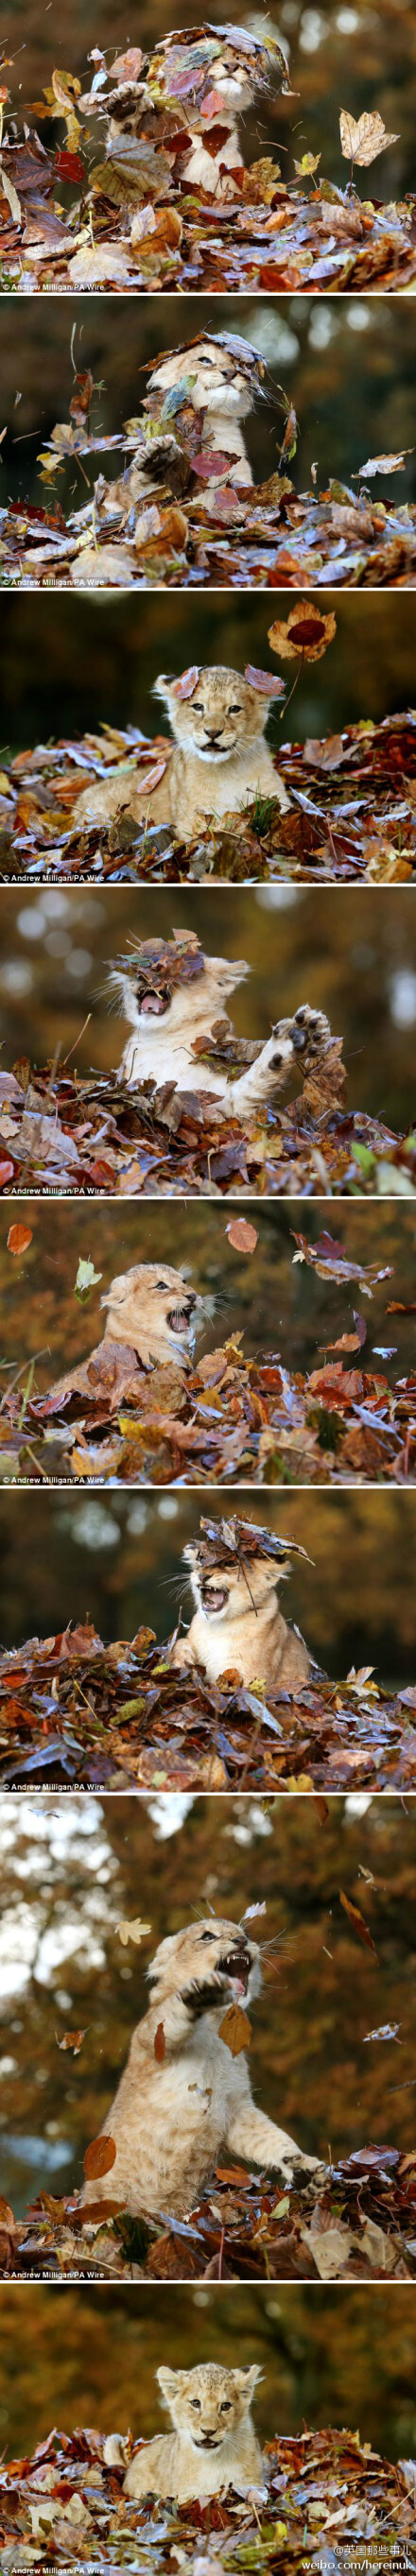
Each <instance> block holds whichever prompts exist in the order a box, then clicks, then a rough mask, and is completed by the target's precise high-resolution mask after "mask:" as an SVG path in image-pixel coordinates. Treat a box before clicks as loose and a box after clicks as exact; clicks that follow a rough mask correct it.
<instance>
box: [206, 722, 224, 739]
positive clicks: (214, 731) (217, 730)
mask: <svg viewBox="0 0 416 2576" xmlns="http://www.w3.org/2000/svg"><path fill="white" fill-rule="evenodd" d="M221 734H222V725H215V727H214V728H212V726H211V727H210V731H209V733H208V732H207V742H220V741H221Z"/></svg>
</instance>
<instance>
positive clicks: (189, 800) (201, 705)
mask: <svg viewBox="0 0 416 2576" xmlns="http://www.w3.org/2000/svg"><path fill="white" fill-rule="evenodd" d="M154 694H155V697H157V698H161V699H162V704H163V706H164V707H166V710H167V714H168V716H169V721H170V725H171V730H172V733H173V737H174V743H175V750H174V751H173V752H172V755H171V757H170V758H169V760H168V765H167V769H166V770H165V776H164V778H161V779H160V781H159V786H158V787H157V786H156V787H154V788H147V787H146V775H145V773H144V774H143V772H142V773H140V770H136V771H135V770H134V769H133V768H132V767H131V765H129V768H128V769H125V770H124V771H123V766H121V768H120V769H118V770H117V772H116V775H115V777H110V778H108V779H107V780H106V781H104V783H103V784H102V785H98V784H95V783H94V781H92V783H91V787H88V788H86V789H85V790H84V793H83V795H82V796H80V797H79V798H78V803H77V805H76V807H75V809H74V823H75V824H76V825H77V827H80V826H82V825H83V824H84V823H90V822H94V823H95V822H98V821H100V819H101V817H102V816H103V817H104V819H105V821H108V820H109V818H110V817H111V815H113V814H118V813H121V812H122V811H123V809H124V810H126V811H127V812H128V813H129V814H133V816H134V820H135V822H137V823H140V822H145V820H146V818H147V820H148V821H152V822H153V821H154V822H157V823H172V825H173V828H174V830H175V831H177V832H179V833H180V834H181V836H182V837H183V839H184V840H191V839H192V837H193V834H194V832H195V830H196V828H197V827H198V824H200V823H205V822H206V819H207V815H211V816H212V817H213V818H221V816H222V815H223V814H226V813H228V812H231V813H238V812H239V810H240V807H242V806H244V805H246V804H248V803H250V802H251V801H252V798H253V796H255V794H256V790H257V789H259V791H260V794H261V795H262V796H274V797H275V798H276V800H277V802H278V804H279V805H280V809H281V812H282V813H283V814H286V813H288V812H289V809H290V799H289V797H288V796H287V795H286V788H285V787H284V786H283V781H282V779H281V778H279V774H278V771H277V770H276V769H275V768H274V764H273V760H272V755H271V752H270V751H269V748H268V744H267V742H265V741H264V727H265V724H266V722H267V717H268V715H269V711H270V705H271V697H270V698H268V697H267V696H266V694H265V693H263V691H260V690H259V689H255V688H253V686H252V683H251V681H250V680H245V679H243V677H242V673H241V671H230V670H229V669H228V667H227V665H226V664H225V663H214V664H211V665H210V664H208V666H207V669H206V670H200V671H199V673H198V680H197V682H196V685H195V690H194V693H193V695H192V697H187V698H181V697H180V696H178V694H177V687H176V683H175V681H174V680H171V679H168V678H167V677H165V675H164V673H163V672H161V673H160V677H159V679H158V680H156V683H155V691H154ZM156 760H157V752H155V761H156ZM151 775H152V772H151V769H150V771H149V776H150V777H151Z"/></svg>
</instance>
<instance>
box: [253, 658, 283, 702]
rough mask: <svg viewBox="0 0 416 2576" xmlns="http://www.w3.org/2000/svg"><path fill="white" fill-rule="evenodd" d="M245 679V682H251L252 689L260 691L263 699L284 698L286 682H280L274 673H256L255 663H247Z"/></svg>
mask: <svg viewBox="0 0 416 2576" xmlns="http://www.w3.org/2000/svg"><path fill="white" fill-rule="evenodd" d="M244 678H245V680H250V683H251V688H252V689H258V690H259V692H260V696H261V697H264V698H283V697H284V693H285V684H284V680H278V678H277V674H276V676H275V674H274V671H256V669H255V664H254V662H246V667H245V672H244Z"/></svg>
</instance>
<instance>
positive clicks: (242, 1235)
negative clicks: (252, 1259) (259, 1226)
mask: <svg viewBox="0 0 416 2576" xmlns="http://www.w3.org/2000/svg"><path fill="white" fill-rule="evenodd" d="M225 1231H226V1234H228V1241H229V1243H232V1245H233V1251H234V1252H255V1249H256V1243H257V1240H258V1238H257V1234H256V1228H255V1225H248V1224H247V1218H246V1217H245V1216H236V1217H233V1221H232V1225H226V1228H225Z"/></svg>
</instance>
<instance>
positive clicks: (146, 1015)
mask: <svg viewBox="0 0 416 2576" xmlns="http://www.w3.org/2000/svg"><path fill="white" fill-rule="evenodd" d="M248 973H249V968H248V966H247V964H246V959H245V957H238V958H235V960H234V961H233V963H232V964H231V960H230V958H229V957H205V958H204V967H203V972H202V974H201V975H198V976H196V977H195V982H194V983H192V982H191V983H189V984H187V983H185V984H176V985H175V984H174V985H173V989H172V992H170V991H169V986H168V985H167V984H164V985H163V987H162V988H161V987H160V986H159V987H158V985H157V980H156V978H155V976H154V975H153V978H152V975H151V970H150V967H149V981H148V984H146V983H145V981H144V978H143V974H142V973H141V974H140V977H139V978H138V980H137V983H136V982H135V975H134V955H133V956H132V963H131V967H130V969H129V973H128V974H123V972H122V971H121V970H119V968H118V967H113V970H112V973H111V976H110V983H111V985H112V986H113V989H114V991H115V992H117V993H118V994H119V996H120V1001H121V1005H122V1009H123V1011H124V1012H125V1016H126V1019H127V1020H129V1021H130V1026H131V1028H134V1029H140V1031H141V1033H142V1035H143V1036H144V1037H146V1033H147V1037H148V1038H149V1039H150V1040H151V1043H152V1052H153V1058H154V1061H153V1065H152V1060H150V1061H151V1069H152V1070H154V1069H155V1064H157V1057H155V1054H154V1049H155V1031H154V1029H153V1032H152V1021H154V1020H163V1021H164V1026H165V1033H166V1037H167V1039H168V1040H169V1039H170V1037H172V1038H173V1039H174V1042H175V1044H176V1045H177V1044H178V1043H179V1042H182V1044H187V1043H190V1041H191V1039H192V1038H193V1037H194V1036H195V1035H196V1034H197V1033H198V1031H199V1030H200V1029H201V1030H204V1029H206V1030H207V1033H208V1031H209V1030H210V1029H211V1028H212V1026H213V1022H214V1020H215V1019H216V1018H218V1014H219V1013H221V1011H222V1010H223V1009H224V1003H225V1002H226V1001H227V999H228V995H229V994H230V993H233V992H234V989H235V985H236V984H240V983H242V982H243V980H244V977H245V975H248Z"/></svg>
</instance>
